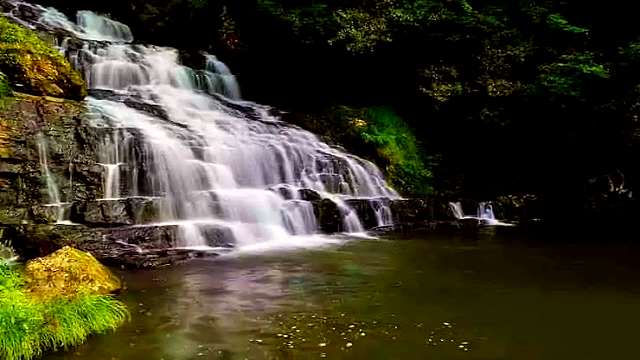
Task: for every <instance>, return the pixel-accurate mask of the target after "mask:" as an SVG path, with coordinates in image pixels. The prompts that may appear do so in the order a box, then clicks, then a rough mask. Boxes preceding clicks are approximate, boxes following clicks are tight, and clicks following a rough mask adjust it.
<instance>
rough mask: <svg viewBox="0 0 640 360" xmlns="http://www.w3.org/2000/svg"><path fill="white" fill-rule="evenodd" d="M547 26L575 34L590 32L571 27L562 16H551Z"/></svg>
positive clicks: (548, 18)
mask: <svg viewBox="0 0 640 360" xmlns="http://www.w3.org/2000/svg"><path fill="white" fill-rule="evenodd" d="M547 24H548V25H549V27H551V28H552V29H554V30H560V31H566V32H568V33H573V34H585V33H587V32H589V30H588V29H585V28H582V27H579V26H574V25H571V24H570V23H569V21H567V19H565V18H564V17H563V16H562V15H560V14H551V15H549V16H548V17H547Z"/></svg>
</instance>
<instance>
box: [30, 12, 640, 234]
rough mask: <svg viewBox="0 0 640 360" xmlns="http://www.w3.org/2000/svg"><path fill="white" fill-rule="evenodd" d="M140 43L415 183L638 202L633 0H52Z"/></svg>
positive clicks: (422, 191)
mask: <svg viewBox="0 0 640 360" xmlns="http://www.w3.org/2000/svg"><path fill="white" fill-rule="evenodd" d="M42 2H43V3H44V4H46V5H52V6H55V7H57V8H59V9H61V10H63V11H65V12H67V13H68V14H69V15H73V13H74V12H75V11H76V10H77V9H90V10H94V11H97V12H101V13H106V14H110V15H111V16H112V17H113V18H115V19H117V20H119V21H122V22H124V23H127V24H128V25H130V26H131V27H132V30H133V32H134V34H135V35H136V37H137V40H138V41H142V42H149V43H154V44H158V45H167V46H172V47H176V48H178V49H179V50H180V51H181V52H182V56H183V59H184V61H185V62H186V63H187V64H190V65H195V66H198V65H200V67H201V65H202V64H199V63H198V62H200V61H201V58H200V57H198V56H196V55H197V54H198V52H199V51H201V50H205V51H208V52H210V53H212V54H216V55H217V56H218V57H219V58H221V59H222V60H223V61H225V62H227V63H228V64H229V65H230V67H231V68H232V70H233V71H234V73H236V74H237V75H238V78H239V81H240V84H241V86H242V90H243V96H244V97H245V98H246V99H249V100H253V101H257V102H262V103H266V104H271V105H275V106H277V107H279V108H280V109H282V110H285V111H287V112H288V115H287V117H288V119H289V120H290V121H292V122H296V123H298V124H300V125H301V126H304V127H307V128H309V129H310V130H312V131H315V132H317V133H319V134H321V135H323V136H325V137H328V138H329V139H331V140H332V141H334V142H336V143H338V144H341V145H343V146H345V147H346V148H347V149H349V150H350V151H353V152H356V153H358V154H360V155H364V156H367V157H369V158H371V159H374V160H375V161H376V162H377V163H378V164H379V165H380V166H381V167H382V168H383V169H384V170H385V171H386V173H387V175H388V176H389V178H390V179H391V181H392V182H393V184H394V185H395V186H396V187H397V188H398V189H400V190H401V191H402V192H403V193H404V194H406V195H414V196H424V195H429V196H434V197H444V198H449V199H454V198H474V199H495V198H498V197H503V198H504V197H507V198H509V199H513V201H520V200H518V199H522V198H535V199H538V201H539V203H540V205H539V208H540V209H541V210H540V213H541V214H542V216H544V217H546V218H548V219H558V220H562V221H567V220H570V219H581V220H584V219H599V220H603V219H604V220H607V219H609V220H615V221H623V222H624V221H626V220H625V216H626V217H628V218H627V219H629V218H630V216H633V215H634V214H637V211H636V210H637V209H636V205H635V204H636V203H635V201H634V200H633V196H632V190H633V189H634V188H637V187H638V181H640V180H639V175H640V174H638V166H637V160H636V159H639V158H640V157H639V155H640V154H638V151H639V149H640V147H639V145H640V131H639V130H640V124H639V123H638V110H640V66H639V65H640V38H639V37H638V35H640V29H638V27H637V21H636V19H635V18H636V15H635V11H633V9H634V8H635V7H634V6H633V3H632V2H624V1H615V0H614V1H612V2H609V3H606V4H603V3H589V2H583V1H576V0H570V1H533V0H529V1H518V0H484V1H479V0H478V1H472V0H442V1H436V0H306V1H302V0H295V1H294V0H111V1H108V2H105V1H93V0H47V1H42Z"/></svg>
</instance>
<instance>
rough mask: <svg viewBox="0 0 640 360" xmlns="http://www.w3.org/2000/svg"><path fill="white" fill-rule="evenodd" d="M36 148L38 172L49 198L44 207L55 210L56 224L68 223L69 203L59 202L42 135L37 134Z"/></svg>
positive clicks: (56, 186)
mask: <svg viewBox="0 0 640 360" xmlns="http://www.w3.org/2000/svg"><path fill="white" fill-rule="evenodd" d="M36 146H37V147H38V158H39V160H40V171H41V172H42V176H43V177H44V180H45V184H46V186H47V195H48V198H49V203H47V204H45V206H48V207H52V208H54V209H56V223H58V224H66V223H69V221H68V219H67V218H66V214H67V210H68V207H69V203H67V202H62V201H61V200H60V191H59V190H58V185H57V184H56V181H55V179H54V178H53V175H52V174H51V171H49V155H48V151H47V142H46V140H45V137H44V136H43V135H42V133H38V134H37V135H36Z"/></svg>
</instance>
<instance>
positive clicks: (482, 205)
mask: <svg viewBox="0 0 640 360" xmlns="http://www.w3.org/2000/svg"><path fill="white" fill-rule="evenodd" d="M449 209H450V210H451V213H452V214H453V216H454V217H455V218H456V219H475V220H479V221H481V222H482V223H483V224H485V225H494V226H497V225H500V226H510V225H511V224H507V223H504V222H501V221H499V220H497V219H496V217H495V215H494V213H493V205H492V204H491V203H488V202H479V203H478V207H477V209H476V216H469V215H465V214H464V210H463V209H462V204H461V203H460V202H450V203H449Z"/></svg>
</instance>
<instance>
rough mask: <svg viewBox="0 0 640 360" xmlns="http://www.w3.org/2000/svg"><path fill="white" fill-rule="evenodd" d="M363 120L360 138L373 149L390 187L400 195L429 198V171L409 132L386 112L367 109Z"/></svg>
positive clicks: (401, 122)
mask: <svg viewBox="0 0 640 360" xmlns="http://www.w3.org/2000/svg"><path fill="white" fill-rule="evenodd" d="M364 116H365V118H366V121H365V122H366V125H364V124H363V125H364V126H362V127H361V136H362V137H363V138H364V140H365V141H366V142H367V143H369V144H372V145H373V146H375V147H376V149H377V152H378V156H379V157H380V158H382V160H383V161H384V162H385V163H386V167H385V172H386V174H387V177H388V180H389V181H390V182H391V184H392V185H393V186H394V187H396V188H397V189H398V190H399V191H400V192H401V193H403V194H407V195H427V194H430V193H431V192H432V187H431V176H432V175H431V171H430V170H429V169H428V168H427V166H426V165H425V161H424V159H423V158H422V154H423V152H422V150H421V149H420V145H419V143H418V140H417V139H416V137H415V135H414V133H413V131H412V129H411V128H410V127H409V126H408V125H407V124H406V123H405V122H404V120H403V119H402V118H401V117H399V116H398V115H397V114H396V113H395V112H393V110H391V109H389V108H384V107H378V108H370V109H367V110H366V112H365V114H364Z"/></svg>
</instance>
